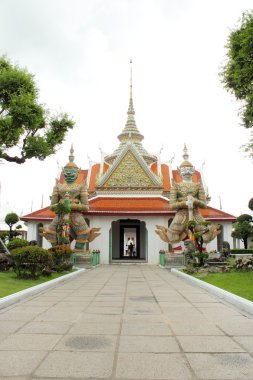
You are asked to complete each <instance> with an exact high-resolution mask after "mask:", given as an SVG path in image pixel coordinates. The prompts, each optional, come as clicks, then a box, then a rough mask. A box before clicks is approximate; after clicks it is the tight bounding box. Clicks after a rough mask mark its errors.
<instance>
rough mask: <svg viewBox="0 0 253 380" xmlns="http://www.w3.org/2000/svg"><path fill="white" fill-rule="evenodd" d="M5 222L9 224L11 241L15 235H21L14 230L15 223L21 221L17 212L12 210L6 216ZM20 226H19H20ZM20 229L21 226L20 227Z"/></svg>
mask: <svg viewBox="0 0 253 380" xmlns="http://www.w3.org/2000/svg"><path fill="white" fill-rule="evenodd" d="M4 221H5V223H6V224H8V226H9V230H10V231H9V241H10V240H12V239H13V237H14V236H17V235H19V233H17V231H14V230H13V226H14V224H16V223H18V222H19V216H18V215H17V214H16V213H15V212H10V213H9V214H7V215H6V216H5V219H4ZM18 227H19V226H18ZM19 229H20V228H19Z"/></svg>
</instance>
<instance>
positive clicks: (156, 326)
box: [121, 323, 172, 336]
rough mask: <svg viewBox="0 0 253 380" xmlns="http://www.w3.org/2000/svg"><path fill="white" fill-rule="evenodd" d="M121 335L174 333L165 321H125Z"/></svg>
mask: <svg viewBox="0 0 253 380" xmlns="http://www.w3.org/2000/svg"><path fill="white" fill-rule="evenodd" d="M121 335H157V336H159V335H172V331H171V329H170V328H169V326H167V325H165V324H164V323H145V324H142V325H141V324H136V323H123V325H122V330H121Z"/></svg>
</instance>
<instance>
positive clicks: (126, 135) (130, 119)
mask: <svg viewBox="0 0 253 380" xmlns="http://www.w3.org/2000/svg"><path fill="white" fill-rule="evenodd" d="M134 115H135V112H134V104H133V73H132V60H130V98H129V106H128V111H127V122H126V124H125V128H124V129H123V132H122V133H121V134H120V135H119V136H118V139H119V141H120V142H125V141H126V140H130V139H134V140H135V141H142V140H143V138H144V137H143V136H142V135H141V134H140V132H139V131H138V128H137V127H136V122H135V117H134Z"/></svg>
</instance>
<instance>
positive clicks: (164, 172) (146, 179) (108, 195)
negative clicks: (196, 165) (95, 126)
mask: <svg viewBox="0 0 253 380" xmlns="http://www.w3.org/2000/svg"><path fill="white" fill-rule="evenodd" d="M143 139H144V136H143V135H142V134H141V133H140V131H139V129H138V128H137V126H136V122H135V111H134V107H133V97H132V80H131V83H130V100H129V107H128V112H127V121H126V124H125V127H124V129H123V131H122V132H121V133H120V135H119V136H118V140H119V145H118V147H117V148H116V149H115V150H114V151H113V152H112V153H111V154H109V155H107V156H104V155H103V152H101V162H100V163H96V164H91V165H90V167H89V168H88V169H84V170H80V172H79V176H78V178H77V183H85V184H86V186H87V190H88V194H89V211H87V212H84V213H83V215H84V217H85V219H86V222H87V224H88V225H89V226H90V227H94V226H96V227H100V228H101V234H100V235H99V236H98V237H97V238H96V239H95V240H94V241H92V242H91V243H87V247H86V248H87V249H99V250H100V252H101V263H103V264H108V263H113V262H127V261H131V262H133V261H136V262H145V263H149V264H157V263H158V256H159V255H158V252H159V250H160V249H165V250H168V249H174V250H177V249H182V248H181V246H180V244H177V245H176V246H175V245H174V247H172V246H171V245H170V244H167V243H166V242H164V241H162V240H161V239H160V237H159V236H158V235H157V234H156V233H155V229H156V225H161V226H165V227H168V226H169V225H170V223H171V220H172V219H173V217H174V216H175V213H176V211H175V210H173V209H171V208H170V203H169V202H170V190H171V186H172V181H173V180H174V181H175V182H180V181H181V177H180V175H179V172H178V170H177V169H175V168H174V169H173V168H172V164H171V163H162V162H161V160H160V155H154V154H152V153H149V152H148V151H147V150H146V149H145V148H144V146H143V144H142V141H143ZM186 153H187V149H186V147H185V148H184V154H186ZM63 181H64V178H63V175H61V178H60V182H63ZM192 181H193V182H199V181H200V182H202V184H203V187H204V190H205V191H206V198H207V199H208V198H209V196H208V194H207V189H206V187H205V184H204V179H203V178H202V176H201V173H200V171H197V170H195V173H194V175H193V178H192ZM52 187H53V184H52ZM199 211H200V213H201V215H202V216H203V218H204V219H206V220H208V221H210V222H213V223H218V224H220V225H221V233H220V234H219V235H218V236H217V237H216V238H215V239H214V240H213V241H211V242H210V243H208V244H207V250H208V251H210V250H220V249H221V247H222V242H223V241H228V242H229V243H230V245H231V247H232V246H233V238H232V237H231V231H232V222H234V221H235V217H234V216H233V215H230V214H228V213H226V212H224V211H221V210H218V209H215V208H213V207H211V206H207V208H203V209H200V210H199ZM54 216H55V214H54V213H53V211H51V210H50V207H46V208H43V209H41V210H38V211H35V212H32V213H30V214H28V215H25V216H24V217H22V220H23V221H26V222H27V226H28V240H37V241H38V243H39V244H40V245H42V246H43V247H45V248H47V247H49V246H50V244H49V243H48V242H47V241H46V240H45V238H42V237H41V236H40V234H39V229H40V228H41V227H47V226H48V225H49V224H50V222H51V221H52V220H53V218H54ZM129 241H132V243H133V249H132V252H131V255H130V254H129Z"/></svg>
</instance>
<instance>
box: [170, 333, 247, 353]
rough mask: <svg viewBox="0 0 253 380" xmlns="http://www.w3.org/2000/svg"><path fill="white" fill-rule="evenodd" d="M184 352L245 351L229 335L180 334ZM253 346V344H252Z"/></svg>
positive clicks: (179, 337) (179, 338)
mask: <svg viewBox="0 0 253 380" xmlns="http://www.w3.org/2000/svg"><path fill="white" fill-rule="evenodd" d="M177 338H178V340H179V342H180V344H181V345H182V348H183V350H184V352H214V353H215V352H245V350H244V349H243V348H242V347H240V346H239V345H238V344H236V343H235V342H234V341H233V340H232V339H231V338H229V337H228V336H195V337H194V339H193V337H192V336H178V337H177ZM252 347H253V345H252Z"/></svg>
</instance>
